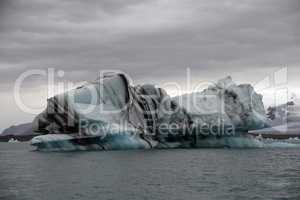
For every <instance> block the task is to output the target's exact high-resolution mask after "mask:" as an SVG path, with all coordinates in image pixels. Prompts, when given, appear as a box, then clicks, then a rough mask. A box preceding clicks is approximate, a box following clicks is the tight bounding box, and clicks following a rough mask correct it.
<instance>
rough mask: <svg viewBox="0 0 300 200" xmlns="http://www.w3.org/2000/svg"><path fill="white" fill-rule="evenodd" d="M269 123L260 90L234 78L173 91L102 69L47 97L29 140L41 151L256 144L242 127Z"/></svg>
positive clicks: (236, 146)
mask: <svg viewBox="0 0 300 200" xmlns="http://www.w3.org/2000/svg"><path fill="white" fill-rule="evenodd" d="M267 122H268V120H267V118H266V115H265V110H264V105H263V103H262V96H261V95H259V94H257V93H256V92H255V91H254V89H253V87H252V86H251V85H246V84H244V85H236V84H235V83H234V82H233V81H232V79H231V77H226V78H225V79H222V80H220V81H218V82H217V84H215V85H214V86H210V87H208V88H207V89H205V90H204V91H202V92H201V93H193V94H188V95H184V96H180V97H175V98H171V97H170V96H169V95H168V94H167V93H166V91H165V90H164V89H162V88H158V87H155V86H154V85H149V84H145V85H137V86H133V85H130V84H129V81H128V79H127V77H126V76H125V75H124V74H105V75H104V76H103V77H101V78H99V79H97V80H95V81H93V82H89V83H88V84H85V85H83V86H80V87H78V88H75V89H73V90H70V91H68V92H65V93H62V94H59V95H56V96H54V97H51V98H49V99H48V100H47V108H46V109H45V111H44V112H42V113H41V114H39V115H38V116H37V117H36V118H35V119H34V121H33V130H34V131H35V132H36V133H38V134H39V135H38V136H36V137H34V138H33V139H32V140H31V144H32V145H33V146H35V147H37V150H41V151H75V150H127V149H150V148H200V147H232V148H239V147H240V148H242V147H261V146H262V145H260V143H259V142H257V141H256V140H252V138H251V136H249V135H247V131H248V130H251V129H258V128H263V127H266V126H267ZM199 127H200V129H199ZM224 133H225V134H224Z"/></svg>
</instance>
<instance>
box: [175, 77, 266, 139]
mask: <svg viewBox="0 0 300 200" xmlns="http://www.w3.org/2000/svg"><path fill="white" fill-rule="evenodd" d="M174 100H175V101H176V102H177V103H178V104H180V105H181V106H183V107H184V108H185V109H186V110H187V112H188V113H189V114H190V115H191V117H192V119H193V122H194V124H195V126H204V125H205V126H208V127H224V126H225V127H226V126H232V127H233V129H235V130H240V131H244V132H246V131H247V130H252V129H258V128H263V127H266V126H267V124H268V119H267V118H266V115H265V109H264V105H263V102H262V96H261V95H260V94H257V93H256V92H255V91H254V89H253V87H252V86H251V85H249V84H241V85H236V84H235V83H234V82H233V81H232V79H231V77H226V78H224V79H221V80H219V81H218V82H217V83H216V84H214V85H212V86H209V87H208V88H207V89H205V90H203V91H202V92H199V93H191V94H186V95H183V96H179V97H175V98H174ZM222 133H223V132H222Z"/></svg>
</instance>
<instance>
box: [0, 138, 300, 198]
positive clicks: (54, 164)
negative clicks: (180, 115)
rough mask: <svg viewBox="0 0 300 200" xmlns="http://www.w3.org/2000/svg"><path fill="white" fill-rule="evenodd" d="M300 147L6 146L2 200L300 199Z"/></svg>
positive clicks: (0, 158)
mask: <svg viewBox="0 0 300 200" xmlns="http://www.w3.org/2000/svg"><path fill="white" fill-rule="evenodd" d="M299 155H300V148H257V149H170V150H167V149H166V150H131V151H89V152H86V151H81V152H67V153H66V152H65V153H62V152H60V153H59V152H51V153H45V152H37V151H32V147H30V145H29V144H28V143H0V199H4V200H15V199H21V200H22V199H24V200H27V199H28V200H40V199H43V200H48V199H49V200H52V199H55V200H60V199H61V200H66V199H80V200H85V199H91V200H95V199H101V200H105V199H116V200H120V199H130V200H135V199H137V200H140V199H162V200H165V199H189V200H190V199H197V200H198V199H204V200H210V199H226V200H231V199H232V200H233V199H264V200H265V199H295V200H299V199H300V156H299Z"/></svg>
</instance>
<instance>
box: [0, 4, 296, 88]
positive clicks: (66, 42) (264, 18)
mask: <svg viewBox="0 0 300 200" xmlns="http://www.w3.org/2000/svg"><path fill="white" fill-rule="evenodd" d="M299 9H300V3H299V1H298V0H285V1H282V0H227V1H218V0H209V1H208V0H200V1H192V0H174V1H168V0H130V1H123V0H101V1H96V0H73V1H70V0H64V1H61V0H44V1H40V0H12V1H8V0H0V42H1V47H0V73H1V79H0V90H2V91H3V92H8V91H11V88H12V86H13V82H14V80H15V79H16V78H17V77H18V75H19V74H20V73H22V72H23V71H25V70H26V69H31V68H42V69H46V68H47V67H56V68H58V69H62V70H65V71H66V78H68V79H70V80H91V79H94V78H95V73H96V72H97V71H99V70H101V69H120V70H123V71H125V72H128V73H129V74H131V75H132V77H133V78H134V79H137V80H138V81H140V82H142V81H152V82H155V83H160V82H162V81H167V80H184V77H182V76H183V74H184V73H185V68H186V67H190V68H191V70H192V72H193V76H194V77H195V78H198V79H205V80H210V79H213V80H215V79H218V78H220V77H222V76H224V75H227V74H233V75H235V74H236V79H238V81H247V82H248V81H249V82H256V81H258V80H259V79H261V78H264V76H266V75H268V73H271V72H272V71H273V70H274V68H276V67H280V66H283V65H284V66H291V68H292V69H291V70H290V72H291V76H290V77H291V82H292V83H293V84H294V85H297V84H299V82H298V79H297V78H296V76H297V73H298V74H299V70H298V68H297V66H299V64H300V57H299V55H300V39H299V35H300V28H299V27H300V26H299V25H300V24H299V22H300V12H299ZM258 72H260V73H261V74H259V73H258ZM32 83H33V84H32V87H33V86H34V85H35V84H36V81H32Z"/></svg>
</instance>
